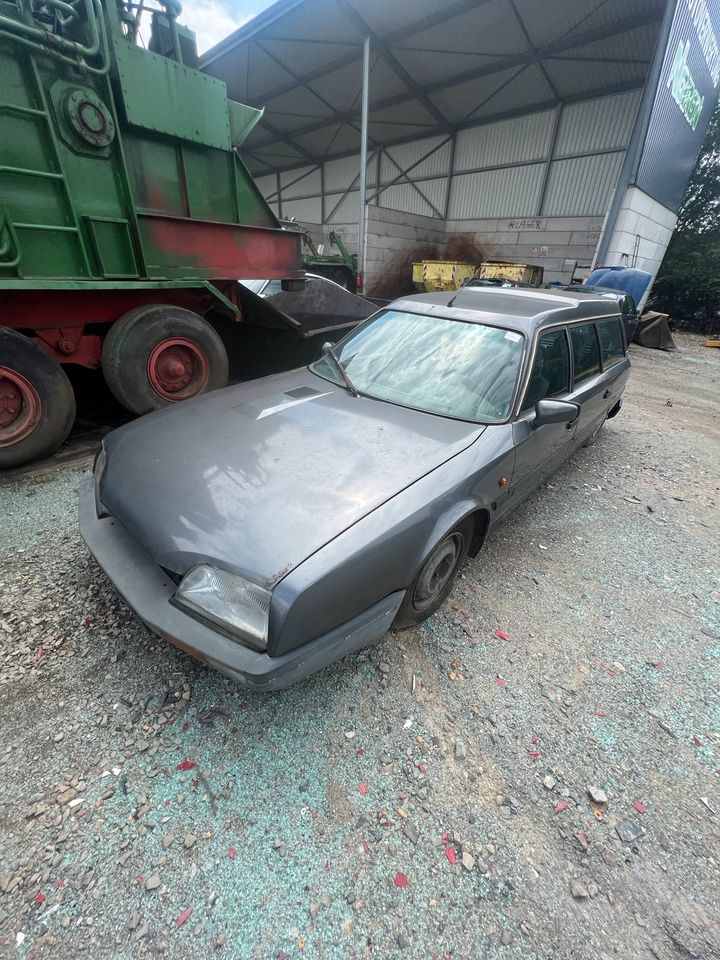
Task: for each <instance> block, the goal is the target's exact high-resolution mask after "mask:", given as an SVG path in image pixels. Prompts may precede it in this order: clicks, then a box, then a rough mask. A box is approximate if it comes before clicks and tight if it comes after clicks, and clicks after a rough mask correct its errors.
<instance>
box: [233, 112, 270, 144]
mask: <svg viewBox="0 0 720 960" xmlns="http://www.w3.org/2000/svg"><path fill="white" fill-rule="evenodd" d="M227 105H228V112H229V115H230V139H231V140H232V143H233V146H234V147H239V146H241V145H242V144H243V143H245V141H246V140H247V138H248V137H249V136H250V134H251V133H252V131H253V130H254V129H255V127H256V126H257V125H258V123H260V121H261V120H262V115H263V114H264V113H265V108H264V107H263V109H262V110H256V109H255V107H248V106H247V104H245V103H238V102H237V100H228V102H227Z"/></svg>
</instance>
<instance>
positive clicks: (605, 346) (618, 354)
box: [597, 318, 625, 366]
mask: <svg viewBox="0 0 720 960" xmlns="http://www.w3.org/2000/svg"><path fill="white" fill-rule="evenodd" d="M597 332H598V337H599V338H600V352H601V355H602V362H603V366H607V365H608V364H610V363H613V362H614V361H616V360H622V358H623V357H624V356H625V340H624V339H623V330H622V320H620V319H619V318H618V319H613V320H600V321H598V323H597Z"/></svg>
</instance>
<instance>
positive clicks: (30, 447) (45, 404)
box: [0, 329, 75, 470]
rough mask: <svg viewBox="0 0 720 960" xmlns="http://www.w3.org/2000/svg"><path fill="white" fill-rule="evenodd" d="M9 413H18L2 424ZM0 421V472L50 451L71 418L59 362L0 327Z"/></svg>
mask: <svg viewBox="0 0 720 960" xmlns="http://www.w3.org/2000/svg"><path fill="white" fill-rule="evenodd" d="M18 403H19V407H18ZM14 409H18V413H17V415H16V416H15V417H14V419H13V420H12V421H10V422H6V421H8V417H9V416H10V415H11V414H12V411H13V410H14ZM0 418H2V419H0V470H9V469H11V468H12V467H19V466H22V464H24V463H30V461H31V460H38V459H40V457H47V456H49V455H50V454H51V453H54V452H55V451H56V450H57V448H58V447H59V446H60V444H61V443H62V442H63V440H65V438H66V437H67V435H68V434H69V433H70V428H71V427H72V425H73V421H74V420H75V394H74V393H73V388H72V386H71V384H70V381H69V380H68V378H67V374H66V373H65V371H64V370H63V368H62V367H61V366H60V364H59V363H56V362H55V360H53V358H52V357H50V356H48V354H47V353H45V351H44V350H42V349H41V348H40V347H38V346H36V345H35V344H34V343H33V342H32V340H30V339H28V337H24V336H22V334H19V333H16V332H15V331H14V330H5V329H0Z"/></svg>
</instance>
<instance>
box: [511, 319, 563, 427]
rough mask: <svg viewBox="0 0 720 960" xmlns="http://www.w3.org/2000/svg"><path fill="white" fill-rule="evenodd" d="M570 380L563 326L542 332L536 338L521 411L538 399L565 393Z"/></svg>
mask: <svg viewBox="0 0 720 960" xmlns="http://www.w3.org/2000/svg"><path fill="white" fill-rule="evenodd" d="M569 382H570V352H569V350H568V343H567V336H566V334H565V328H564V327H563V328H562V329H561V330H552V331H551V332H550V333H544V334H543V335H542V336H541V337H540V338H539V339H538V345H537V351H536V353H535V362H534V364H533V368H532V373H531V374H530V380H529V381H528V385H527V390H526V392H525V401H524V403H523V405H522V411H521V412H522V413H525V411H526V410H532V408H533V407H534V406H535V404H536V403H537V402H538V400H544V399H545V398H546V397H556V396H558V394H561V393H567V389H568V383H569Z"/></svg>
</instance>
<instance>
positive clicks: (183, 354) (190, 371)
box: [147, 337, 210, 403]
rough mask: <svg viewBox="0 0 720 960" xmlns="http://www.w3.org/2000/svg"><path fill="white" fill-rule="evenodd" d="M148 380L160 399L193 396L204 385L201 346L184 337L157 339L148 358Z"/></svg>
mask: <svg viewBox="0 0 720 960" xmlns="http://www.w3.org/2000/svg"><path fill="white" fill-rule="evenodd" d="M147 375H148V380H149V381H150V383H151V384H152V388H153V390H154V391H155V393H157V394H158V395H159V396H161V397H162V398H163V400H169V401H170V402H172V403H174V402H175V401H177V400H187V399H188V398H189V397H195V396H197V395H198V394H199V393H202V392H203V390H205V388H206V387H207V385H208V380H209V379H210V364H209V362H208V358H207V355H206V353H205V351H204V350H203V349H202V347H200V346H198V344H197V343H194V342H193V341H192V340H186V339H185V337H171V338H170V339H169V340H161V341H160V343H158V345H157V346H156V347H155V349H154V350H153V352H152V353H151V354H150V356H149V357H148V362H147Z"/></svg>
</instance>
